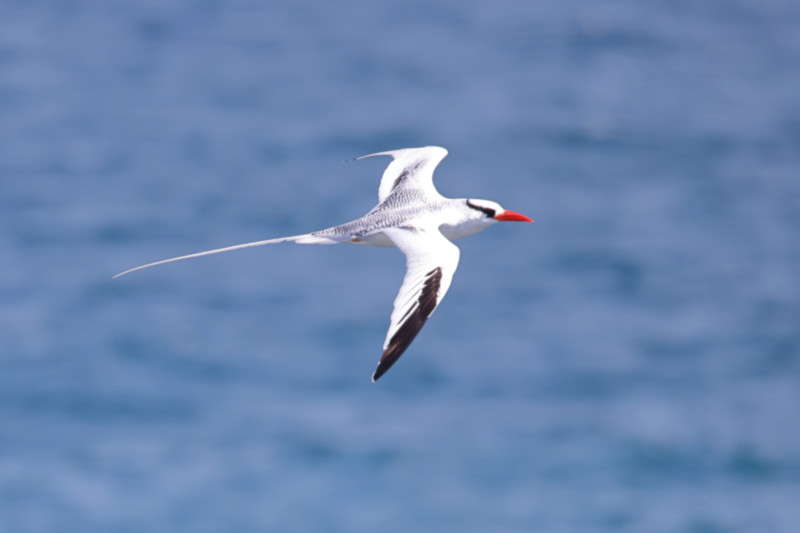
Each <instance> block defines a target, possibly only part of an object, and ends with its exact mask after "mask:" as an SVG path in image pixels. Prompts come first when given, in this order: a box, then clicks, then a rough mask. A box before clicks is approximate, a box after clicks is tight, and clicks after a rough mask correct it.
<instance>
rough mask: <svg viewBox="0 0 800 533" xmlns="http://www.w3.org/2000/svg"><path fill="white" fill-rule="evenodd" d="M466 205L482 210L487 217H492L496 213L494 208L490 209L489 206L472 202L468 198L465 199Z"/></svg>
mask: <svg viewBox="0 0 800 533" xmlns="http://www.w3.org/2000/svg"><path fill="white" fill-rule="evenodd" d="M467 205H468V206H469V207H471V208H472V209H475V210H476V211H480V212H482V213H483V214H485V215H486V216H487V217H489V218H494V216H495V215H496V214H497V212H496V211H495V210H494V209H492V208H491V207H481V206H479V205H475V204H473V203H472V202H470V201H469V200H467Z"/></svg>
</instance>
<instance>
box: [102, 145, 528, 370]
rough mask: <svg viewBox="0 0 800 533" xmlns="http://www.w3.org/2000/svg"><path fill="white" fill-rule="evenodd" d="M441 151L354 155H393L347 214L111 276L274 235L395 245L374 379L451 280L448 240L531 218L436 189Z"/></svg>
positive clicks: (454, 259) (453, 254) (452, 252)
mask: <svg viewBox="0 0 800 533" xmlns="http://www.w3.org/2000/svg"><path fill="white" fill-rule="evenodd" d="M446 155H447V150H445V149H444V148H441V147H439V146H426V147H422V148H406V149H404V150H392V151H388V152H379V153H375V154H369V155H365V156H362V157H359V158H358V159H364V158H366V157H375V156H391V157H392V162H391V163H389V166H388V167H386V170H385V171H384V173H383V177H382V178H381V183H380V186H379V187H378V205H376V206H375V207H374V208H372V209H371V210H370V211H369V212H368V213H367V214H366V215H364V216H363V217H361V218H359V219H356V220H353V221H352V222H347V223H345V224H340V225H338V226H332V227H330V228H327V229H323V230H320V231H314V232H311V233H305V234H303V235H294V236H290V237H280V238H277V239H267V240H264V241H256V242H249V243H245V244H237V245H234V246H227V247H225V248H217V249H214V250H208V251H205V252H198V253H194V254H189V255H183V256H180V257H173V258H171V259H165V260H162V261H156V262H154V263H148V264H146V265H142V266H138V267H135V268H131V269H130V270H126V271H125V272H121V273H119V274H117V275H116V276H114V277H115V278H117V277H119V276H122V275H125V274H128V273H130V272H133V271H136V270H141V269H143V268H148V267H152V266H156V265H162V264H165V263H171V262H174V261H180V260H183V259H190V258H193V257H201V256H204V255H211V254H217V253H221V252H228V251H231V250H238V249H241V248H250V247H253V246H262V245H265V244H276V243H280V242H295V243H298V244H360V245H365V246H395V247H397V248H399V249H400V251H401V252H403V253H404V254H405V256H406V275H405V278H403V284H402V286H401V287H400V292H399V293H398V294H397V298H395V301H394V309H393V310H392V315H391V322H390V325H389V331H388V332H387V334H386V340H385V342H384V344H383V350H384V352H383V355H382V357H381V360H380V362H379V363H378V367H377V369H376V370H375V373H374V374H373V376H372V380H373V381H375V380H377V379H378V378H379V377H381V376H382V375H383V374H384V373H385V372H386V371H387V370H388V369H389V368H390V367H391V366H392V365H393V364H394V363H395V362H396V361H397V359H398V358H399V357H400V356H401V355H402V354H403V352H405V350H406V348H408V346H409V345H410V344H411V342H412V341H413V340H414V338H415V337H416V336H417V333H419V331H420V330H421V329H422V326H423V325H424V324H425V322H426V321H427V320H428V318H429V317H430V315H431V314H432V313H433V311H434V310H435V309H436V307H437V306H438V305H439V303H440V302H441V301H442V298H444V295H445V294H446V293H447V290H448V289H449V288H450V283H451V281H452V279H453V274H454V273H455V271H456V268H457V267H458V259H459V255H460V253H459V250H458V247H457V246H455V245H454V244H453V243H452V242H451V241H453V240H455V239H459V238H461V237H466V236H467V235H472V234H473V233H477V232H478V231H481V230H482V229H485V228H487V227H489V226H490V225H492V224H494V223H495V222H498V221H526V222H533V221H532V220H531V219H529V218H528V217H526V216H524V215H520V214H518V213H515V212H513V211H508V210H505V209H503V208H502V207H500V205H499V204H497V203H495V202H490V201H488V200H470V199H466V198H460V199H450V198H445V197H443V196H442V195H440V194H439V192H438V191H437V190H436V188H435V187H434V185H433V171H434V169H435V168H436V166H437V165H438V164H439V163H440V162H441V161H442V159H444V158H445V156H446Z"/></svg>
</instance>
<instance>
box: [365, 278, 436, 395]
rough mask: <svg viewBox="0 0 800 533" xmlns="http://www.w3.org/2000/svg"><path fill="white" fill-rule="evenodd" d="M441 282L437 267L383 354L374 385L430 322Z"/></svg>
mask: <svg viewBox="0 0 800 533" xmlns="http://www.w3.org/2000/svg"><path fill="white" fill-rule="evenodd" d="M441 282H442V269H441V268H439V267H437V268H434V269H433V270H431V271H430V272H428V274H427V276H426V279H425V285H424V286H423V288H422V292H421V293H420V296H419V299H418V300H417V305H416V306H415V307H413V308H412V310H413V311H412V312H410V313H409V314H408V316H407V317H406V319H405V322H403V325H402V326H400V329H398V330H397V333H395V335H394V337H392V338H391V340H390V341H389V347H388V348H386V351H384V352H383V355H382V356H381V360H380V362H379V363H378V368H376V369H375V373H374V374H372V381H373V383H374V382H375V381H377V380H378V379H380V377H381V376H382V375H384V374H385V373H386V371H387V370H389V369H390V368H392V365H394V364H395V363H396V362H397V360H398V359H400V356H401V355H403V352H405V351H406V348H408V346H409V345H410V344H411V341H413V340H414V338H415V337H416V336H417V334H418V333H419V331H420V330H421V329H422V326H424V325H425V322H426V321H427V320H428V317H430V316H431V313H433V310H434V309H436V299H437V295H438V294H439V286H440V285H441Z"/></svg>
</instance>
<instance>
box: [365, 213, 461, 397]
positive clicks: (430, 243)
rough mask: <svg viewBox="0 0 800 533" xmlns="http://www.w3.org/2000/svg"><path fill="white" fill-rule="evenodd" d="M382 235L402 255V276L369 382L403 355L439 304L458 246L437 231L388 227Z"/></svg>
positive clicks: (450, 273) (447, 284)
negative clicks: (384, 336) (381, 351)
mask: <svg viewBox="0 0 800 533" xmlns="http://www.w3.org/2000/svg"><path fill="white" fill-rule="evenodd" d="M384 233H385V234H386V236H387V237H388V238H389V239H391V241H392V242H393V243H394V244H395V246H397V247H398V248H399V249H400V251H401V252H403V253H404V254H405V256H406V275H405V278H403V285H402V286H401V287H400V292H399V293H398V294H397V298H395V300H394V309H393V311H392V317H391V324H390V325H389V332H388V333H387V334H386V341H385V342H384V343H383V350H384V352H383V356H381V360H380V363H378V368H377V369H375V373H374V374H373V375H372V381H375V380H377V379H378V378H380V377H381V376H382V375H383V374H384V373H385V372H386V371H387V370H389V368H391V366H392V365H393V364H394V363H395V362H396V361H397V360H398V359H399V358H400V356H401V355H403V352H405V351H406V348H408V346H409V345H410V344H411V341H413V340H414V337H416V336H417V333H419V332H420V330H421V329H422V326H424V325H425V321H426V320H428V317H430V316H431V314H432V313H433V311H434V310H435V309H436V307H437V306H438V305H439V302H441V301H442V298H444V295H445V294H446V293H447V289H449V288H450V282H451V281H452V280H453V274H454V273H455V271H456V268H457V267H458V258H459V256H460V252H459V250H458V247H457V246H456V245H455V244H453V243H452V242H450V241H449V240H447V238H445V237H444V235H442V234H441V233H440V232H439V230H438V228H430V229H416V228H414V229H411V228H388V229H385V230H384Z"/></svg>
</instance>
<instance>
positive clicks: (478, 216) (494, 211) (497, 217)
mask: <svg viewBox="0 0 800 533" xmlns="http://www.w3.org/2000/svg"><path fill="white" fill-rule="evenodd" d="M466 202H467V207H468V208H469V209H470V214H472V215H473V217H474V219H475V220H480V221H485V222H514V221H516V222H533V220H532V219H530V218H528V217H526V216H525V215H520V214H519V213H515V212H514V211H509V210H508V209H503V208H502V207H501V206H500V204H498V203H497V202H492V201H491V200H473V199H469V200H467V201H466Z"/></svg>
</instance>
